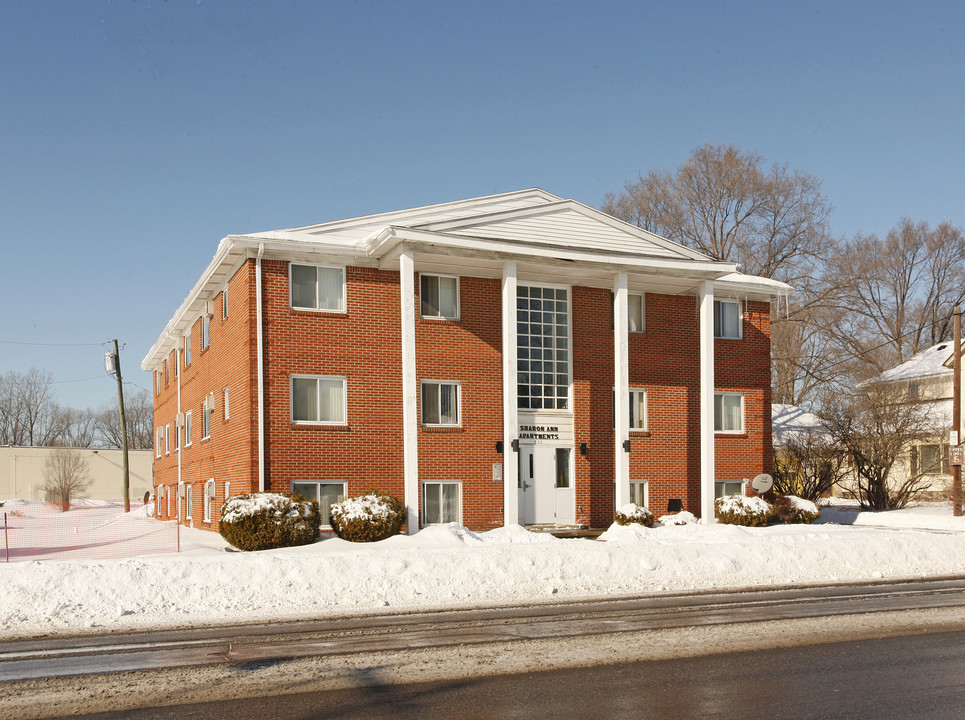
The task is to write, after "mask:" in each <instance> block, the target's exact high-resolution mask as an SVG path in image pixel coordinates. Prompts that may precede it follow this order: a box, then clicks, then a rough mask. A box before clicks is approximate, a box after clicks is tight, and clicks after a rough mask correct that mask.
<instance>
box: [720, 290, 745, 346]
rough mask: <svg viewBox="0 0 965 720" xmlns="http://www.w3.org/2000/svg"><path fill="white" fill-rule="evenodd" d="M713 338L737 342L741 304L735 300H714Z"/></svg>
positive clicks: (739, 335)
mask: <svg viewBox="0 0 965 720" xmlns="http://www.w3.org/2000/svg"><path fill="white" fill-rule="evenodd" d="M714 337H716V338H730V339H732V340H739V339H740V337H741V304H740V302H739V301H737V300H714Z"/></svg>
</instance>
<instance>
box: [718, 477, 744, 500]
mask: <svg viewBox="0 0 965 720" xmlns="http://www.w3.org/2000/svg"><path fill="white" fill-rule="evenodd" d="M743 494H744V483H743V481H741V480H714V499H717V498H719V497H724V495H743Z"/></svg>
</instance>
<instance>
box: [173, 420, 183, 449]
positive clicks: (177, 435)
mask: <svg viewBox="0 0 965 720" xmlns="http://www.w3.org/2000/svg"><path fill="white" fill-rule="evenodd" d="M174 449H175V450H180V449H181V427H180V426H179V425H178V424H177V423H174Z"/></svg>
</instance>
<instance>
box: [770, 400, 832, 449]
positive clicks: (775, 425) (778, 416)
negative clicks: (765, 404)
mask: <svg viewBox="0 0 965 720" xmlns="http://www.w3.org/2000/svg"><path fill="white" fill-rule="evenodd" d="M806 433H819V434H820V435H821V436H827V429H826V427H825V424H824V421H822V420H821V418H819V417H818V416H817V415H815V414H814V413H810V412H808V411H807V410H803V409H801V408H799V407H798V406H797V405H783V404H780V403H775V404H774V405H771V434H772V437H773V442H774V445H776V446H777V447H782V446H783V445H786V444H787V442H788V441H789V440H791V439H793V438H794V437H795V436H797V435H803V434H806Z"/></svg>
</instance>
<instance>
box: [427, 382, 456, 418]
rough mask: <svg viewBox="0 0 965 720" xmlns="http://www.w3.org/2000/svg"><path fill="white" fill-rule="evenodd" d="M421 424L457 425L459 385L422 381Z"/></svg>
mask: <svg viewBox="0 0 965 720" xmlns="http://www.w3.org/2000/svg"><path fill="white" fill-rule="evenodd" d="M422 424H423V425H458V424H459V383H455V382H437V381H435V380H425V381H423V383H422Z"/></svg>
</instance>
